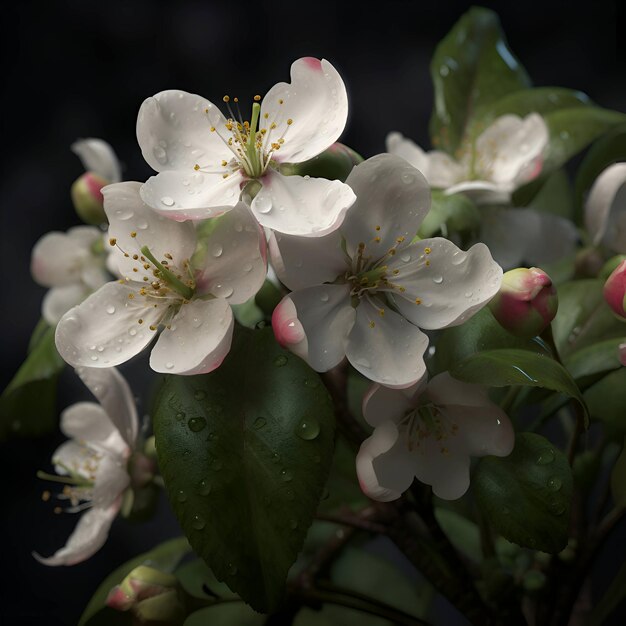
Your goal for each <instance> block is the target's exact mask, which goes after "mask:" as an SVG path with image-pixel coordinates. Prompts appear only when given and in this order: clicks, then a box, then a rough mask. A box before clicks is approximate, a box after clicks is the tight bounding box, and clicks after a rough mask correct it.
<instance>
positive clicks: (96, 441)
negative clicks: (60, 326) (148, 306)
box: [33, 368, 139, 565]
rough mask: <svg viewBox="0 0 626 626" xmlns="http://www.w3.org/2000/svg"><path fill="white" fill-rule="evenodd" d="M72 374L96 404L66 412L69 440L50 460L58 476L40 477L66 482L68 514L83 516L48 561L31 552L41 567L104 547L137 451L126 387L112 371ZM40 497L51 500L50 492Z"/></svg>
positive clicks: (64, 424) (64, 494)
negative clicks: (84, 386) (132, 458)
mask: <svg viewBox="0 0 626 626" xmlns="http://www.w3.org/2000/svg"><path fill="white" fill-rule="evenodd" d="M76 372H77V374H78V375H79V376H80V377H81V379H82V380H83V382H84V383H85V384H86V385H87V387H88V388H89V389H90V391H91V392H92V393H93V395H94V396H95V397H96V398H97V400H98V402H99V404H98V403H95V402H79V403H77V404H74V405H72V406H70V407H68V408H67V409H65V411H64V412H63V414H62V415H61V430H62V431H63V434H65V435H66V436H67V437H69V438H70V439H69V441H66V442H65V443H63V444H61V445H60V446H59V447H58V448H57V450H56V451H55V453H54V454H53V456H52V463H53V465H54V466H55V470H56V472H57V474H60V476H48V475H46V474H43V473H40V477H42V478H48V479H49V480H52V481H54V482H60V483H64V485H65V487H64V489H63V492H62V493H61V494H59V496H58V497H59V498H60V499H63V500H67V501H69V503H70V505H71V506H70V507H69V508H67V509H65V510H66V511H67V512H71V513H77V512H80V511H83V510H85V509H86V510H87V512H86V513H84V514H83V515H82V516H81V518H80V520H79V521H78V524H77V526H76V529H75V530H74V532H73V533H72V534H71V535H70V537H69V539H68V540H67V543H66V544H65V546H63V547H62V548H61V549H60V550H58V551H57V552H56V553H55V554H53V555H52V556H50V557H47V558H44V557H41V556H39V555H38V554H36V553H35V554H33V556H35V558H36V559H37V560H38V561H40V562H41V563H44V564H45V565H74V564H76V563H80V562H81V561H84V560H85V559H88V558H89V557H90V556H92V555H93V554H95V553H96V552H97V551H98V550H99V549H100V548H101V547H102V546H103V545H104V543H105V541H106V539H107V536H108V534H109V528H110V527H111V524H112V522H113V520H114V519H115V517H116V516H117V514H118V512H119V510H120V507H121V506H122V500H123V494H124V492H125V491H126V489H127V488H128V487H129V485H130V483H131V477H130V474H129V469H128V463H129V459H130V458H131V455H132V454H133V452H134V450H135V448H136V444H137V433H138V427H139V421H138V418H137V409H136V407H135V402H134V399H133V394H132V392H131V390H130V387H129V386H128V383H127V382H126V380H124V378H123V376H122V375H121V374H120V373H119V372H118V371H117V370H116V369H115V368H108V369H93V368H81V369H78V370H76ZM44 494H45V496H46V498H49V497H50V496H49V492H44ZM60 511H61V509H60V508H57V512H60Z"/></svg>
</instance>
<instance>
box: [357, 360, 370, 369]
mask: <svg viewBox="0 0 626 626" xmlns="http://www.w3.org/2000/svg"><path fill="white" fill-rule="evenodd" d="M354 365H358V366H359V367H364V368H365V369H370V367H372V364H371V363H370V362H369V361H368V360H367V359H365V358H360V359H356V360H355V361H354Z"/></svg>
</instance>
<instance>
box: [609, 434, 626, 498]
mask: <svg viewBox="0 0 626 626" xmlns="http://www.w3.org/2000/svg"><path fill="white" fill-rule="evenodd" d="M611 495H612V496H613V502H614V503H615V506H616V507H626V438H624V445H623V446H622V451H621V452H620V455H619V456H618V457H617V461H615V465H614V466H613V469H612V470H611Z"/></svg>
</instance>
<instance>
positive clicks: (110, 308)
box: [105, 304, 115, 315]
mask: <svg viewBox="0 0 626 626" xmlns="http://www.w3.org/2000/svg"><path fill="white" fill-rule="evenodd" d="M105 310H106V312H107V313H108V314H109V315H113V313H115V307H114V306H113V305H112V304H109V305H108V306H107V308H106V309H105Z"/></svg>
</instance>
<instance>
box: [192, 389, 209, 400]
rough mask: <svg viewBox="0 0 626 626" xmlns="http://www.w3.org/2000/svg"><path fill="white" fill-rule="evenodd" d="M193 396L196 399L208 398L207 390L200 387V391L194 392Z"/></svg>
mask: <svg viewBox="0 0 626 626" xmlns="http://www.w3.org/2000/svg"><path fill="white" fill-rule="evenodd" d="M193 397H194V398H195V399H196V400H204V399H205V398H206V392H204V391H202V389H198V391H196V392H195V393H194V394H193Z"/></svg>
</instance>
